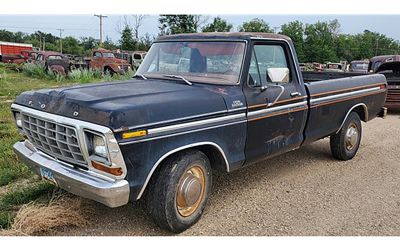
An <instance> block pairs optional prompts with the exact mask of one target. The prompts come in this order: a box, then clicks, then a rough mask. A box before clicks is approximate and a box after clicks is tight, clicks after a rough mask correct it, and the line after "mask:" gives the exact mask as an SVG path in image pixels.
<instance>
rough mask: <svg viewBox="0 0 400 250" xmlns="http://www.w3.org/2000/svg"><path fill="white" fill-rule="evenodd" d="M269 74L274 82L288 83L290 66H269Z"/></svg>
mask: <svg viewBox="0 0 400 250" xmlns="http://www.w3.org/2000/svg"><path fill="white" fill-rule="evenodd" d="M267 76H268V78H269V80H271V82H272V83H280V84H282V83H288V82H289V69H288V68H269V69H267Z"/></svg>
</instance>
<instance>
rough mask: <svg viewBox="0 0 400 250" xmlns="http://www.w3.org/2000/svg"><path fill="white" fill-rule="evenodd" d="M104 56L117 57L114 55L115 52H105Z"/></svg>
mask: <svg viewBox="0 0 400 250" xmlns="http://www.w3.org/2000/svg"><path fill="white" fill-rule="evenodd" d="M103 57H110V58H113V57H115V56H114V54H113V53H111V52H105V53H104V52H103Z"/></svg>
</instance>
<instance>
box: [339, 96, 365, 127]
mask: <svg viewBox="0 0 400 250" xmlns="http://www.w3.org/2000/svg"><path fill="white" fill-rule="evenodd" d="M359 106H361V107H363V108H364V113H365V121H368V107H367V105H365V103H359V104H356V105H354V106H353V107H351V108H350V109H349V111H347V114H346V116H345V117H344V119H343V122H342V124H341V125H340V127H339V129H338V130H337V131H336V133H335V134H337V133H339V131H340V130H341V129H342V127H343V125H344V123H345V122H346V119H347V117H348V116H349V115H350V113H351V111H353V109H355V108H357V107H359ZM360 118H361V117H360Z"/></svg>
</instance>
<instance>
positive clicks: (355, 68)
mask: <svg viewBox="0 0 400 250" xmlns="http://www.w3.org/2000/svg"><path fill="white" fill-rule="evenodd" d="M368 64H369V61H368V60H356V61H351V62H350V66H349V72H355V73H363V74H366V73H368Z"/></svg>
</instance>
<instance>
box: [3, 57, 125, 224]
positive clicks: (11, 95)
mask: <svg viewBox="0 0 400 250" xmlns="http://www.w3.org/2000/svg"><path fill="white" fill-rule="evenodd" d="M22 69H23V71H22V73H20V72H17V71H14V70H11V69H10V67H9V66H8V65H5V64H1V63H0V228H10V227H11V228H12V225H13V223H12V222H13V221H14V217H15V216H16V215H17V212H18V209H20V207H21V206H24V204H28V203H30V202H32V201H35V200H37V199H38V198H43V199H44V200H46V199H49V195H48V194H49V193H51V191H52V190H53V189H54V186H52V185H51V184H49V183H47V182H43V181H37V180H35V181H33V182H32V183H29V184H27V185H25V186H23V187H19V188H14V186H13V185H15V184H16V182H18V181H19V180H23V179H31V178H32V176H33V173H32V172H31V171H30V170H29V169H28V167H26V166H25V165H24V164H21V163H20V162H19V161H18V159H17V157H16V156H15V154H14V152H13V149H12V146H13V144H14V143H15V142H17V141H18V140H21V139H22V136H21V135H20V134H19V132H18V130H17V129H16V127H15V124H14V119H13V117H12V113H11V111H10V105H11V103H12V102H13V101H14V100H15V98H16V96H17V95H19V94H20V93H21V92H24V91H27V90H34V89H43V88H56V87H63V86H70V85H75V84H84V83H90V82H104V81H115V80H125V79H130V78H131V77H132V75H133V72H128V74H126V75H117V74H116V75H113V76H111V75H103V74H101V73H100V72H94V71H82V72H77V71H73V72H71V73H70V74H69V75H68V76H66V77H63V76H59V75H55V74H52V73H50V74H49V73H47V72H44V71H43V70H41V69H40V68H38V67H37V66H22ZM8 187H12V188H8ZM2 190H3V191H4V190H6V191H7V192H2Z"/></svg>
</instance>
